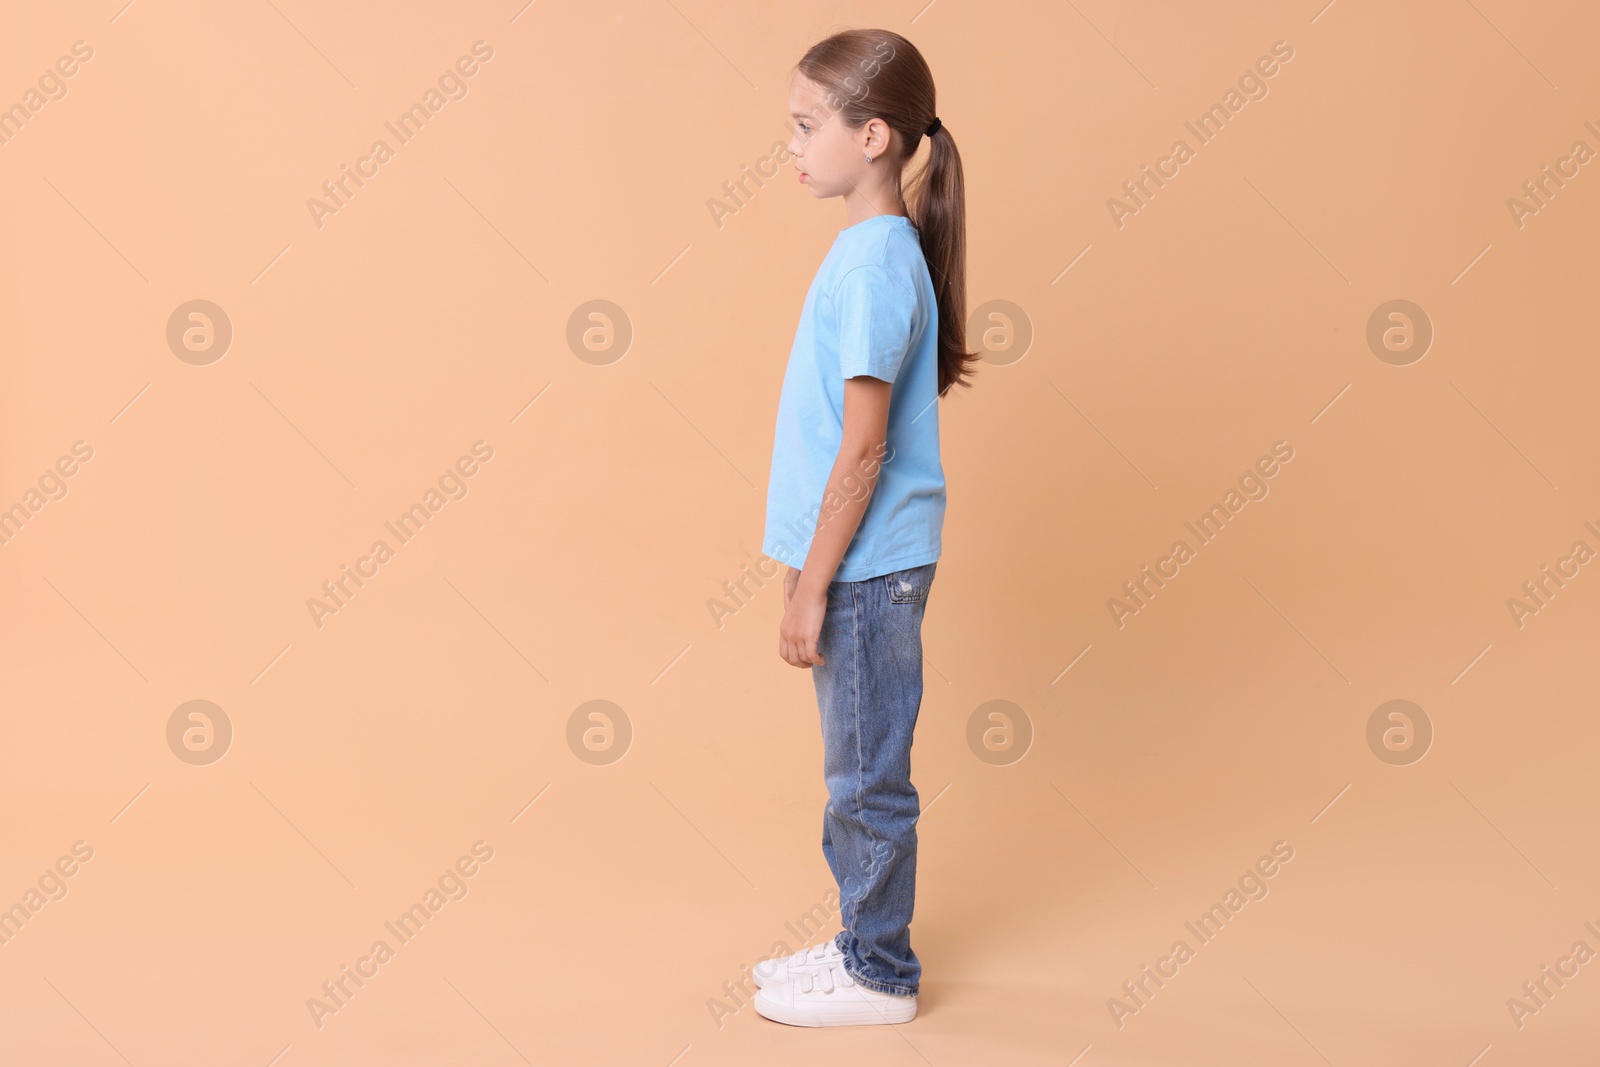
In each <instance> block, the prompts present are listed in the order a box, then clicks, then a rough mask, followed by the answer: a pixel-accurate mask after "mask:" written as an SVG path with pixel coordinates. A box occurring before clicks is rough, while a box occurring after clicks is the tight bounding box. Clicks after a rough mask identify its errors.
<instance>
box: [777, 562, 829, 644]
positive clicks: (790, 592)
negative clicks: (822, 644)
mask: <svg viewBox="0 0 1600 1067" xmlns="http://www.w3.org/2000/svg"><path fill="white" fill-rule="evenodd" d="M799 574H800V572H799V571H796V570H793V569H791V570H790V571H789V576H788V578H786V579H785V580H784V583H783V600H784V605H783V621H782V622H781V623H779V624H778V655H780V656H782V657H783V659H784V661H785V662H786V663H788V664H789V665H790V666H792V667H801V668H805V667H810V666H812V665H813V664H825V662H826V661H825V660H823V658H822V656H821V655H820V654H818V652H817V638H818V637H819V636H821V634H822V620H823V618H824V617H825V616H826V615H827V612H828V594H827V592H826V591H823V592H822V593H821V594H814V593H807V592H803V591H800V590H799V589H798V587H797V585H796V584H795V583H796V582H798V580H799Z"/></svg>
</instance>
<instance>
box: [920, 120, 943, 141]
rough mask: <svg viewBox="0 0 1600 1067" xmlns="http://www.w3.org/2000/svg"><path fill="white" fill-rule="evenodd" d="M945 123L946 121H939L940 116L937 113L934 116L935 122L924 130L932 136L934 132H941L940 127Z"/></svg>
mask: <svg viewBox="0 0 1600 1067" xmlns="http://www.w3.org/2000/svg"><path fill="white" fill-rule="evenodd" d="M943 125H944V123H942V122H940V121H939V116H937V115H935V116H934V117H933V122H932V123H930V124H929V126H928V128H927V129H926V130H924V131H923V132H924V133H925V134H927V135H928V136H929V137H932V136H933V135H934V134H936V133H938V132H939V130H940V128H941V127H942V126H943Z"/></svg>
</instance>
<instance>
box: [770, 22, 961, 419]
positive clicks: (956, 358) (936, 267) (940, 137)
mask: <svg viewBox="0 0 1600 1067" xmlns="http://www.w3.org/2000/svg"><path fill="white" fill-rule="evenodd" d="M795 66H796V69H797V70H799V71H800V73H801V74H802V75H804V76H805V77H807V78H809V79H810V80H811V81H813V82H815V83H817V84H818V85H819V86H821V87H822V88H823V89H825V90H827V91H828V104H829V106H830V107H831V108H833V109H834V110H835V114H837V116H838V117H839V119H840V120H841V121H843V122H844V123H845V124H846V125H847V126H848V127H849V128H850V129H852V130H859V129H860V128H861V127H863V126H865V125H866V124H867V120H869V119H872V118H880V119H882V120H883V121H884V122H886V123H888V124H889V128H890V129H892V130H894V132H895V133H897V134H899V136H898V137H897V138H895V140H896V141H897V142H898V143H899V145H900V155H899V158H898V159H896V158H893V157H892V156H889V155H885V156H884V157H883V158H884V159H885V160H886V161H887V162H888V164H889V165H890V166H891V167H892V168H893V169H894V172H895V174H896V175H897V176H901V175H903V173H904V168H905V165H906V164H907V163H908V162H910V160H911V157H912V156H913V155H915V154H916V151H917V146H918V145H920V144H921V143H922V140H923V137H924V134H925V132H926V130H927V128H928V126H929V125H931V124H932V122H933V120H934V117H935V116H936V115H937V114H938V111H937V110H936V109H935V107H934V88H933V73H932V72H931V71H930V70H929V69H928V64H927V61H926V60H924V59H923V58H922V53H921V52H918V51H917V49H916V46H915V45H913V44H912V43H911V42H910V41H908V40H906V39H905V38H904V37H902V36H900V35H899V34H898V33H895V32H893V31H891V30H844V31H842V32H839V33H836V34H834V35H833V36H831V37H829V38H827V39H826V40H823V41H819V42H817V43H816V44H814V45H812V46H811V48H810V49H809V50H808V51H807V52H806V54H805V55H804V56H803V57H802V58H801V60H800V62H799V63H797V64H796V65H795ZM928 140H929V148H930V154H929V157H928V161H927V163H926V164H925V165H924V166H923V167H922V169H921V170H919V171H918V172H917V173H916V174H915V176H913V178H912V179H911V182H910V184H909V185H907V186H906V187H905V190H906V192H907V193H908V194H909V195H908V196H907V198H906V200H907V208H908V210H909V211H910V213H911V222H912V225H914V226H916V228H917V233H918V235H919V237H920V239H921V242H922V255H923V258H924V259H926V260H927V261H928V267H929V271H930V273H931V274H932V276H933V291H934V294H935V295H936V296H937V297H938V305H939V395H940V396H944V395H945V393H947V392H948V391H949V390H950V387H951V386H952V385H955V384H960V385H963V386H967V387H968V388H970V387H971V385H972V383H971V382H969V381H967V380H966V379H967V378H969V377H970V376H971V375H972V374H973V372H974V371H975V369H976V368H975V367H974V366H973V364H975V363H977V362H978V360H979V355H978V354H977V353H976V352H968V351H967V328H966V314H967V213H966V204H965V195H966V194H965V186H964V185H963V183H962V179H961V153H960V152H958V151H956V142H955V138H954V137H952V136H951V135H950V128H949V127H948V126H945V125H944V124H943V120H942V119H941V120H940V128H939V129H938V130H937V131H936V132H935V133H934V134H933V135H932V137H930V138H929V139H928Z"/></svg>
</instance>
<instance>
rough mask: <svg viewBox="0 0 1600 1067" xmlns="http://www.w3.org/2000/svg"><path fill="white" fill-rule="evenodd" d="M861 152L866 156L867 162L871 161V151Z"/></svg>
mask: <svg viewBox="0 0 1600 1067" xmlns="http://www.w3.org/2000/svg"><path fill="white" fill-rule="evenodd" d="M861 154H862V155H864V156H866V157H867V162H868V163H871V162H872V153H871V152H863V153H861Z"/></svg>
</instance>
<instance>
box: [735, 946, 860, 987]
mask: <svg viewBox="0 0 1600 1067" xmlns="http://www.w3.org/2000/svg"><path fill="white" fill-rule="evenodd" d="M835 936H837V935H835ZM842 959H844V953H842V952H840V951H839V946H838V945H835V944H834V943H833V938H831V937H830V938H829V939H828V940H827V941H824V942H823V943H822V944H820V945H812V946H811V947H810V948H803V949H801V950H800V951H799V952H796V953H794V954H793V955H791V956H774V957H773V958H772V959H770V960H762V961H761V962H759V963H757V964H756V965H755V966H754V967H751V968H750V979H751V981H753V982H755V984H756V988H758V989H759V988H761V987H762V986H764V985H766V984H768V983H769V982H783V981H787V980H788V979H790V978H792V977H794V976H795V975H797V974H800V973H801V972H802V971H815V970H817V969H819V968H823V967H831V966H833V965H834V964H836V963H838V962H839V961H840V960H842Z"/></svg>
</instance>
